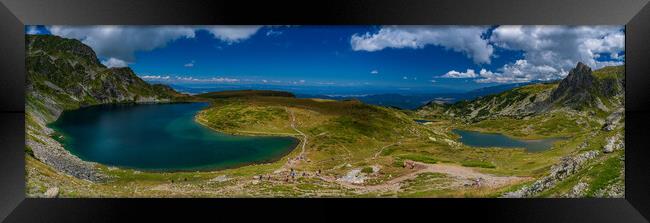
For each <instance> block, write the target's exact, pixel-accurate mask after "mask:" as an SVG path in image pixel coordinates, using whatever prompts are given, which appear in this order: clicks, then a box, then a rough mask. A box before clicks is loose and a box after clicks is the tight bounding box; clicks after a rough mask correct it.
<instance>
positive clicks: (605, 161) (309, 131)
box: [26, 93, 622, 197]
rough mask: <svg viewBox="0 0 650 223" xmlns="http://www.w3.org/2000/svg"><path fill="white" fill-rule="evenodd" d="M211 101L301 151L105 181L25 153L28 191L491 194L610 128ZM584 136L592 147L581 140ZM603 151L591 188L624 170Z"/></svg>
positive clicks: (559, 120) (238, 128) (269, 99)
mask: <svg viewBox="0 0 650 223" xmlns="http://www.w3.org/2000/svg"><path fill="white" fill-rule="evenodd" d="M209 100H210V106H209V107H208V108H206V109H205V110H203V111H201V112H200V113H199V114H197V116H196V120H197V121H198V122H199V123H201V124H204V125H206V126H208V127H210V128H213V129H215V130H218V131H222V132H226V133H230V134H243V135H290V136H293V137H296V138H298V139H300V140H301V141H302V142H303V143H304V142H305V141H306V142H307V143H305V149H304V151H303V150H301V149H299V148H297V149H295V150H293V151H292V152H291V153H290V154H289V155H287V156H286V157H284V158H282V159H281V160H279V161H276V162H273V163H267V164H256V165H249V166H243V167H239V168H234V169H226V170H219V171H204V172H173V173H171V172H170V173H159V172H140V171H136V170H130V169H120V168H114V167H106V166H103V165H98V167H97V168H98V169H99V170H100V171H101V172H102V173H104V174H106V175H107V176H109V180H108V181H106V182H103V183H91V182H87V181H83V180H79V179H76V178H73V177H70V176H66V175H62V174H59V173H56V172H55V171H53V170H52V169H51V168H49V167H48V166H46V165H44V164H42V163H41V162H39V161H38V160H36V159H34V158H32V157H31V156H27V158H26V159H27V169H28V171H27V174H28V176H29V177H28V193H30V194H33V195H34V196H37V195H38V194H40V193H43V191H44V190H46V189H47V188H49V187H58V188H59V190H60V191H61V192H60V196H62V197H278V196H280V197H285V196H289V197H293V196H299V197H304V196H307V197H339V196H350V197H476V196H479V197H497V196H499V195H501V194H502V193H504V192H506V191H511V190H514V189H516V188H519V187H521V186H522V185H526V184H529V183H530V182H532V181H533V180H534V179H537V178H539V177H542V176H544V175H545V174H547V173H548V171H549V169H550V167H551V166H552V165H553V164H554V163H557V162H558V160H559V159H560V158H561V157H564V156H567V155H570V154H575V153H578V152H581V151H587V150H599V149H601V148H602V146H603V145H604V143H605V139H606V138H607V137H609V136H611V135H612V134H614V133H612V132H604V131H600V129H599V125H598V123H597V121H595V120H592V119H590V118H589V117H587V116H581V115H576V114H573V113H568V112H554V113H549V114H547V115H540V116H535V117H532V118H529V119H512V118H501V119H488V120H483V121H480V122H476V123H471V124H468V123H464V122H457V121H454V120H453V119H437V120H434V122H433V123H432V124H428V125H421V124H418V123H416V122H414V121H413V119H415V118H419V117H418V116H417V114H416V113H414V112H408V111H407V112H404V111H401V110H397V109H392V108H386V107H378V106H372V105H367V104H363V103H361V102H359V101H355V100H349V101H333V100H320V99H304V98H294V97H284V96H282V97H280V96H259V95H255V94H253V95H251V94H249V93H246V94H245V96H244V97H237V96H233V95H229V96H228V97H218V98H216V99H215V98H213V97H211V99H209ZM28 121H29V120H28ZM455 128H462V129H471V130H477V131H482V132H498V133H503V134H506V135H509V136H513V137H519V138H526V139H538V138H545V137H566V140H562V141H559V142H556V143H555V144H554V146H553V147H552V148H551V149H549V150H547V151H544V152H537V153H530V152H526V151H524V150H523V149H500V148H472V147H468V146H465V145H463V144H461V143H459V142H458V141H457V137H458V136H457V135H455V134H453V133H452V132H451V130H452V129H455ZM303 134H304V135H303ZM585 141H589V142H590V143H589V145H588V146H586V147H581V145H582V144H583V143H584V142H585ZM617 154H618V153H617ZM300 157H302V158H300ZM607 157H613V158H601V159H599V160H602V161H594V163H602V165H601V164H597V165H596V164H594V165H595V167H593V168H590V169H589V170H588V171H585V172H584V173H581V174H583V175H584V176H589V179H590V181H589V183H590V187H589V188H590V189H589V194H594V193H596V191H598V190H601V189H602V188H605V187H607V186H609V185H611V184H613V183H617V181H616V179H619V178H621V174H622V173H618V172H616V171H614V170H618V169H620V168H619V166H616V165H619V164H617V163H616V162H614V161H613V160H614V158H616V157H617V156H616V155H613V154H612V155H608V156H607ZM405 160H411V161H416V162H419V163H424V164H427V165H438V164H444V165H452V166H457V167H458V168H461V169H464V170H466V171H469V172H471V173H476V174H488V175H489V176H494V177H518V178H521V179H522V180H517V181H513V183H508V184H502V185H498V186H493V187H488V186H484V187H479V188H477V187H472V186H467V182H469V181H470V178H463V177H459V176H458V175H456V176H452V175H448V174H445V173H437V172H426V171H425V172H421V173H419V172H417V171H418V170H416V169H417V168H416V169H409V168H405V167H404V166H403V164H404V161H405ZM599 165H601V166H599ZM290 169H293V170H295V171H296V172H297V173H298V177H297V178H295V179H291V178H289V177H288V173H289V170H290ZM420 171H421V170H420ZM319 172H320V173H319ZM351 173H357V174H356V175H354V176H352V177H353V178H355V179H363V180H362V181H363V183H358V182H357V183H350V182H346V181H345V180H346V179H347V178H348V177H346V176H348V175H350V174H351ZM303 174H304V176H303ZM576 178H577V177H576ZM580 179H582V178H580ZM621 179H622V178H621ZM574 181H575V180H574ZM395 182H397V183H395ZM565 184H567V185H558V186H557V188H554V189H552V190H549V191H548V192H546V193H545V194H543V195H541V196H559V194H563V193H566V191H567V188H570V187H573V185H575V183H572V181H571V179H569V180H567V181H566V183H565Z"/></svg>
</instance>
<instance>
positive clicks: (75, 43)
mask: <svg viewBox="0 0 650 223" xmlns="http://www.w3.org/2000/svg"><path fill="white" fill-rule="evenodd" d="M25 45H26V46H27V47H28V52H30V49H32V48H33V49H40V50H43V51H46V52H48V53H51V52H66V53H69V54H71V55H74V56H78V57H81V58H85V59H87V60H88V61H90V62H92V63H94V64H100V62H99V60H98V59H97V55H96V54H95V51H93V49H92V48H90V47H89V46H87V45H85V44H83V43H82V42H81V41H79V40H76V39H67V38H62V37H58V36H53V35H26V36H25Z"/></svg>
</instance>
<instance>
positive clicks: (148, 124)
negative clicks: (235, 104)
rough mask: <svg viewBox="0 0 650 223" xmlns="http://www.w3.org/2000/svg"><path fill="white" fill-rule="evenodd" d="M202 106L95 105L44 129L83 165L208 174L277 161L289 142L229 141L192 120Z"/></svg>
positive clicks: (257, 138) (256, 138) (68, 114)
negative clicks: (54, 134)
mask: <svg viewBox="0 0 650 223" xmlns="http://www.w3.org/2000/svg"><path fill="white" fill-rule="evenodd" d="M206 106H207V103H178V104H138V105H135V104H119V105H99V106H91V107H86V108H81V109H77V110H72V111H65V112H63V114H62V115H61V116H60V117H59V119H58V120H57V121H56V122H54V123H52V124H51V125H50V127H52V128H53V129H55V130H56V131H57V132H59V133H61V134H62V135H63V136H64V138H63V144H64V147H65V148H66V149H67V150H69V151H70V152H72V153H73V154H75V155H77V156H78V157H80V158H81V159H83V160H87V161H94V162H98V163H102V164H106V165H111V166H120V167H128V168H134V169H141V170H152V171H178V170H211V169H223V168H231V167H236V166H241V165H246V164H251V163H259V162H270V161H275V160H278V159H280V158H281V157H282V156H284V155H286V154H288V153H289V152H290V151H291V150H293V149H294V148H295V146H296V145H297V143H298V141H297V140H296V139H294V138H291V137H277V136H233V135H228V134H224V133H219V132H217V131H214V130H211V129H209V128H207V127H204V126H202V125H200V124H198V123H197V122H195V121H194V116H195V115H196V113H197V112H198V111H199V110H201V109H203V108H205V107H206Z"/></svg>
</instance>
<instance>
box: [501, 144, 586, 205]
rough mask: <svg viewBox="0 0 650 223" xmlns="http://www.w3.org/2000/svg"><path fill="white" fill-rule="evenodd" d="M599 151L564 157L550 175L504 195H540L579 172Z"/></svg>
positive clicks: (509, 196)
mask: <svg viewBox="0 0 650 223" xmlns="http://www.w3.org/2000/svg"><path fill="white" fill-rule="evenodd" d="M598 154H599V152H598V151H594V150H592V151H587V152H584V153H581V154H579V155H576V156H568V157H564V158H562V159H561V160H560V162H559V163H558V164H556V165H553V166H552V167H551V172H550V174H549V175H547V176H545V177H543V178H541V179H539V180H537V181H535V182H534V183H533V184H531V185H529V186H525V187H523V188H521V189H519V190H517V191H514V192H509V193H506V194H504V195H503V196H502V197H505V198H524V197H533V196H535V195H537V194H538V193H540V192H542V191H544V190H546V189H549V188H551V187H553V186H555V185H556V184H557V183H558V182H560V181H562V180H564V179H566V178H567V177H569V176H571V175H572V174H574V173H576V172H577V171H578V170H580V169H582V167H583V165H584V164H585V163H587V162H588V161H589V160H591V159H593V158H595V157H596V156H598Z"/></svg>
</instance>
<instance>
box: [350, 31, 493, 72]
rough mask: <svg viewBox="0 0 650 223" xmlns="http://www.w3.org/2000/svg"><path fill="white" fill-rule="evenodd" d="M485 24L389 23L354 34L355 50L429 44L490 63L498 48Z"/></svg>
mask: <svg viewBox="0 0 650 223" xmlns="http://www.w3.org/2000/svg"><path fill="white" fill-rule="evenodd" d="M488 28H489V27H483V26H387V27H382V28H381V29H380V30H379V31H378V32H377V33H372V34H371V33H365V34H354V35H352V37H351V39H350V44H351V45H352V50H355V51H369V52H373V51H379V50H383V49H385V48H396V49H400V48H412V49H420V48H424V47H425V46H427V45H434V46H441V47H444V48H446V49H450V50H453V51H456V52H460V53H463V54H465V55H467V57H469V58H471V59H472V60H473V61H474V62H475V63H479V64H480V63H488V64H489V63H490V61H491V60H490V57H491V56H492V54H493V52H494V48H493V47H492V45H490V44H489V42H488V40H487V39H485V38H483V35H484V34H485V33H486V32H487V31H488Z"/></svg>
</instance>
